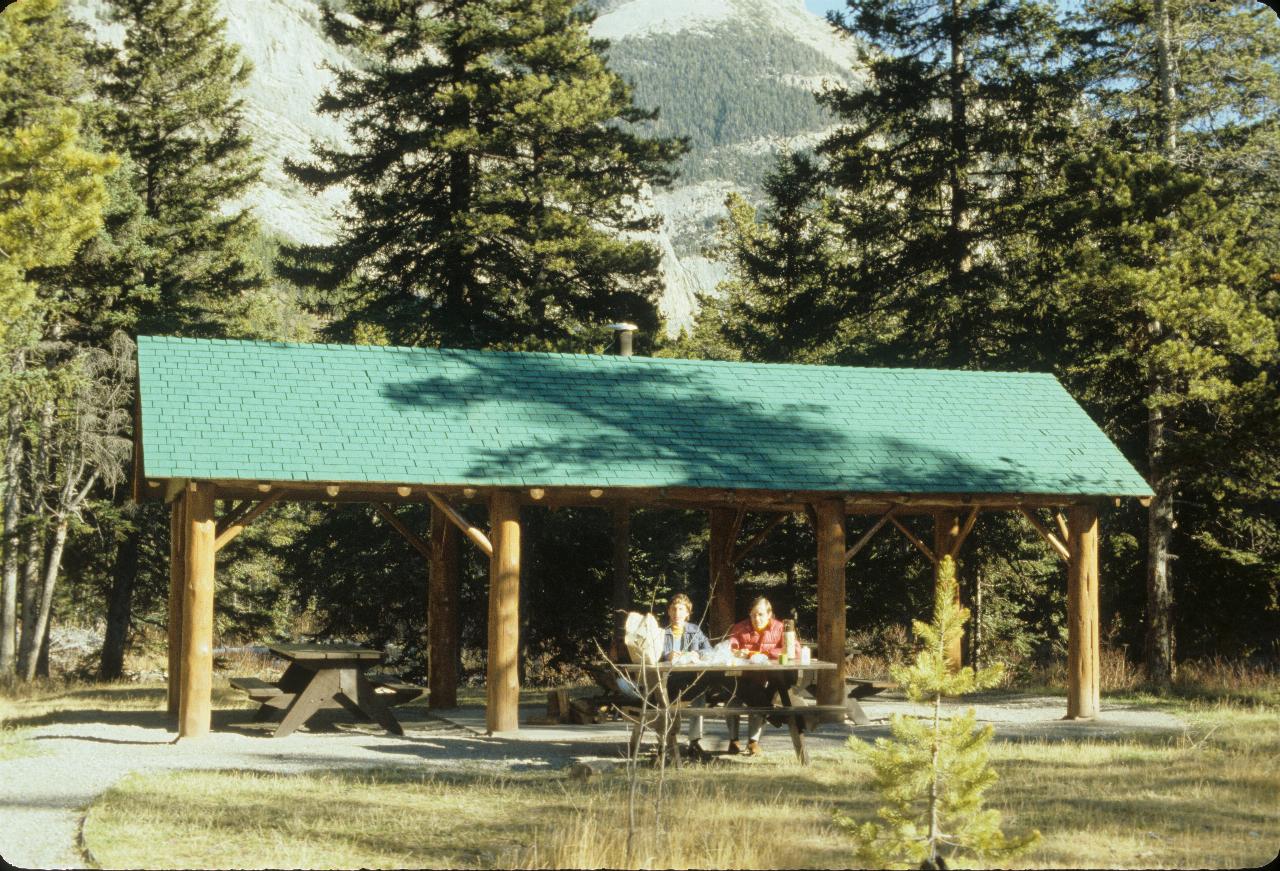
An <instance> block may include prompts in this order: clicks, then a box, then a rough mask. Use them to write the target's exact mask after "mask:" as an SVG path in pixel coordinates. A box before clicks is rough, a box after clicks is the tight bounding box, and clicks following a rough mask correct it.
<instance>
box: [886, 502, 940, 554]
mask: <svg viewBox="0 0 1280 871" xmlns="http://www.w3.org/2000/svg"><path fill="white" fill-rule="evenodd" d="M889 522H890V523H892V524H893V525H894V526H896V527H898V531H899V532H901V533H902V534H903V535H905V536H906V537H907V541H909V542H911V543H912V544H914V545H915V546H916V548H917V549H918V550H919V551H920V552H921V553H922V554H924V555H925V556H926V557H927V558H928V559H929V562H931V563H933V564H934V565H935V566H936V565H937V564H938V558H937V557H936V556H934V553H933V551H932V550H930V549H929V545H927V544H925V543H924V542H923V541H921V540H920V539H919V538H917V537H916V534H915V533H914V532H912V531H911V530H910V529H907V527H906V526H904V525H903V524H902V521H901V520H899V519H898V518H897V516H896V513H895V515H894V516H891V517H890V518H889Z"/></svg>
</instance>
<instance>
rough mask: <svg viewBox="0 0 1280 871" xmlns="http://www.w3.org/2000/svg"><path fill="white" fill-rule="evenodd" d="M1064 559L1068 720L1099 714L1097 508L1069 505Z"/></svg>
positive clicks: (1082, 718) (1085, 718)
mask: <svg viewBox="0 0 1280 871" xmlns="http://www.w3.org/2000/svg"><path fill="white" fill-rule="evenodd" d="M1069 524H1070V536H1069V537H1068V541H1069V542H1070V554H1069V558H1068V560H1067V719H1068V720H1087V719H1091V718H1093V717H1096V716H1097V715H1098V711H1099V708H1100V702H1101V698H1100V692H1099V674H1098V658H1099V638H1098V511H1097V509H1096V508H1094V507H1093V506H1092V505H1076V506H1073V507H1072V508H1071V516H1070V519H1069Z"/></svg>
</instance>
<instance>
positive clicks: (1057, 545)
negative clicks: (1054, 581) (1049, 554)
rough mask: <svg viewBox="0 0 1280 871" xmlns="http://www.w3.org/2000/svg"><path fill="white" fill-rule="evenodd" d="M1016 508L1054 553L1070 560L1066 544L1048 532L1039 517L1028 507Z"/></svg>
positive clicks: (1047, 528)
mask: <svg viewBox="0 0 1280 871" xmlns="http://www.w3.org/2000/svg"><path fill="white" fill-rule="evenodd" d="M1018 510H1019V511H1021V512H1022V516H1023V517H1025V518H1027V521H1028V522H1029V523H1030V524H1031V526H1032V527H1033V528H1034V529H1035V531H1036V532H1038V533H1040V537H1041V538H1043V539H1044V540H1045V543H1047V544H1048V545H1049V547H1051V548H1053V552H1054V553H1056V554H1057V555H1058V556H1060V557H1062V559H1064V560H1067V561H1068V562H1070V560H1071V557H1070V554H1068V552H1067V546H1066V545H1065V544H1063V543H1062V542H1061V541H1059V540H1058V536H1056V535H1054V534H1053V533H1052V532H1050V531H1049V527H1047V526H1045V525H1044V524H1043V523H1041V522H1040V518H1039V517H1036V516H1035V514H1033V513H1032V512H1031V510H1030V509H1028V508H1019V509H1018ZM1095 513H1096V510H1095Z"/></svg>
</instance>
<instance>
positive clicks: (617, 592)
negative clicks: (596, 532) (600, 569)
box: [610, 505, 631, 638]
mask: <svg viewBox="0 0 1280 871" xmlns="http://www.w3.org/2000/svg"><path fill="white" fill-rule="evenodd" d="M612 515H613V594H612V596H610V603H611V604H612V606H613V610H614V612H615V613H614V616H615V617H616V618H619V619H617V620H616V621H615V622H616V624H617V625H616V627H615V629H616V631H617V635H618V637H619V638H621V637H622V620H621V619H620V615H618V614H617V612H618V611H630V610H631V509H630V508H629V507H628V506H626V505H617V506H614V508H613V512H612Z"/></svg>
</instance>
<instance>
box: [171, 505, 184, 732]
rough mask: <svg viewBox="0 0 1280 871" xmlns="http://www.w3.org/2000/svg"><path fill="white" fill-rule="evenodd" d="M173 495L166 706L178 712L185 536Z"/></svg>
mask: <svg viewBox="0 0 1280 871" xmlns="http://www.w3.org/2000/svg"><path fill="white" fill-rule="evenodd" d="M185 501H186V500H183V499H175V500H174V501H173V502H172V503H171V504H170V506H169V626H168V632H169V681H168V710H169V715H170V716H172V717H177V716H178V705H179V703H180V702H181V699H182V604H183V603H182V600H183V597H184V596H185V590H186V580H185V579H186V557H185V550H184V548H183V546H182V542H183V539H184V538H185V536H186V525H185V523H184V520H183V514H182V506H183V505H184V504H185Z"/></svg>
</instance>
